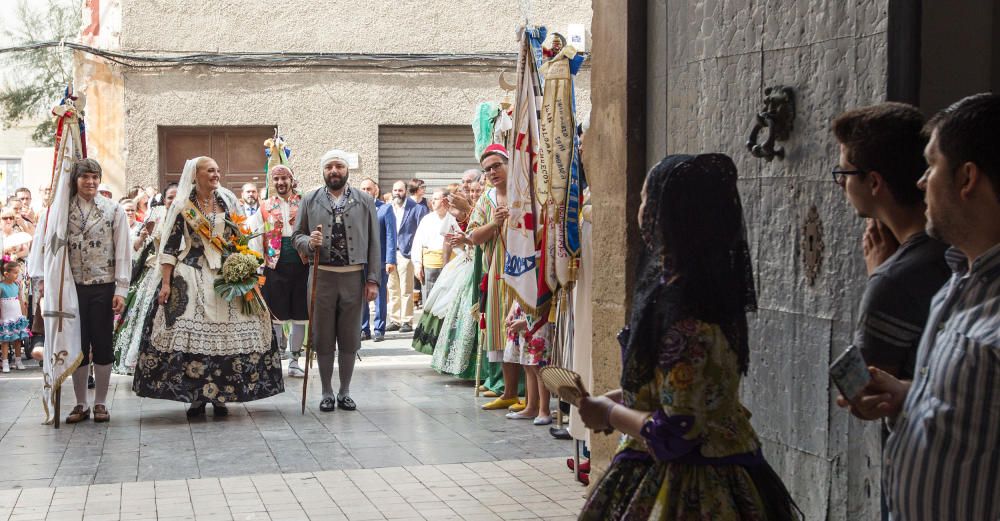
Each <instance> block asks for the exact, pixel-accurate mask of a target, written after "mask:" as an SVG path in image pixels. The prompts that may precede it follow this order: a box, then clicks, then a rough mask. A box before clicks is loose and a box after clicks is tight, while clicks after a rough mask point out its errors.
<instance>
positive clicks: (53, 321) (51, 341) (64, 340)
mask: <svg viewBox="0 0 1000 521" xmlns="http://www.w3.org/2000/svg"><path fill="white" fill-rule="evenodd" d="M53 112H54V113H55V114H56V115H57V116H58V117H59V121H58V123H57V125H58V128H59V129H60V130H59V131H58V133H57V143H56V158H55V164H54V170H53V175H52V180H53V182H52V190H53V191H54V192H55V195H54V196H53V198H52V202H51V204H50V205H49V207H48V208H47V209H46V212H45V216H44V221H43V222H41V223H39V224H40V226H39V228H41V229H42V231H41V233H36V237H38V238H40V239H41V243H37V244H35V245H34V247H33V248H32V251H31V255H30V257H31V258H30V259H29V260H28V265H29V273H30V275H31V276H32V277H37V276H41V277H42V278H43V280H44V283H45V296H44V298H43V299H42V316H43V317H44V320H45V359H44V364H43V367H42V370H43V372H44V377H45V378H44V386H43V388H42V405H43V407H44V408H45V422H46V423H49V422H51V421H52V420H54V419H55V414H56V411H55V396H56V392H58V390H59V388H60V386H61V385H62V383H63V381H64V380H66V379H67V378H69V377H70V375H71V374H72V373H73V371H74V370H75V369H76V368H77V367H78V366H79V365H80V363H81V362H82V361H83V354H82V350H81V348H80V319H79V316H80V313H79V302H78V300H77V296H76V284H75V283H74V282H73V273H72V272H71V271H70V268H69V251H68V248H67V245H66V233H67V231H66V225H67V222H68V221H69V200H70V195H69V194H70V182H71V179H70V172H71V171H72V169H73V163H74V162H75V161H76V160H77V159H80V158H81V157H82V154H83V150H82V145H81V138H80V123H79V121H80V120H79V119H78V117H77V109H76V107H75V106H74V105H73V101H72V100H71V99H67V100H66V101H64V102H63V104H62V105H60V106H59V107H57V108H56V109H55V110H54V111H53Z"/></svg>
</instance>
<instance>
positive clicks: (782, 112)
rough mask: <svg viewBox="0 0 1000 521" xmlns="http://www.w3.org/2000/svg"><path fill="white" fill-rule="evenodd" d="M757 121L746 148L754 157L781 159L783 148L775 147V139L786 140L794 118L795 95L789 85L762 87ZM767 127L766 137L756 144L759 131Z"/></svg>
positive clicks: (790, 131) (767, 159)
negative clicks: (761, 102)
mask: <svg viewBox="0 0 1000 521" xmlns="http://www.w3.org/2000/svg"><path fill="white" fill-rule="evenodd" d="M756 120H757V122H756V123H755V124H754V126H753V130H751V131H750V137H749V138H747V150H749V151H750V153H751V154H752V155H753V156H754V157H760V158H763V159H764V160H765V161H768V162H770V161H771V160H772V159H774V158H775V157H778V158H781V159H783V158H784V157H785V149H783V148H781V147H777V148H775V146H774V143H775V142H776V141H788V137H789V136H790V135H791V133H792V122H793V121H794V120H795V96H794V94H793V93H792V88H791V87H781V86H778V87H768V88H766V89H764V110H762V111H760V112H758V113H757V117H756ZM764 128H767V139H766V140H764V142H763V143H761V144H758V143H757V138H758V137H759V136H760V131H761V130H763V129H764Z"/></svg>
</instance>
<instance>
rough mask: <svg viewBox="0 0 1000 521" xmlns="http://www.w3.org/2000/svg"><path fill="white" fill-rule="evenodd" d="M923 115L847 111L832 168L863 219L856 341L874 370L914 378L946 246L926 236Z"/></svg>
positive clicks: (837, 125) (891, 106)
mask: <svg viewBox="0 0 1000 521" xmlns="http://www.w3.org/2000/svg"><path fill="white" fill-rule="evenodd" d="M923 125H924V117H923V115H922V114H921V113H920V112H919V111H918V110H917V109H916V108H915V107H913V106H910V105H906V104H903V103H883V104H880V105H874V106H871V107H864V108H860V109H855V110H851V111H849V112H845V113H844V114H841V115H840V116H839V117H838V118H837V119H836V120H835V121H834V122H833V133H834V135H835V136H836V138H837V142H838V143H839V144H840V161H839V163H838V165H837V167H836V168H834V170H833V178H834V181H835V182H836V183H837V184H838V185H840V187H841V188H842V189H843V191H844V195H845V196H846V197H847V201H848V202H849V203H850V204H851V206H853V207H854V208H855V210H857V212H858V215H859V216H860V217H864V218H867V219H868V226H867V229H866V230H865V234H864V239H863V245H862V250H863V252H864V256H865V264H866V265H867V268H868V276H869V278H868V283H867V285H866V286H865V292H864V295H863V296H862V298H861V308H860V310H859V313H858V315H859V319H858V324H857V326H856V329H855V332H854V344H855V345H857V346H858V347H859V348H860V349H861V352H862V353H863V354H864V357H865V361H866V362H867V363H868V365H874V366H876V367H878V368H880V369H882V370H884V371H886V372H888V373H891V374H892V375H894V376H896V377H897V378H906V379H909V378H912V377H913V365H914V361H915V357H916V353H917V344H918V343H919V341H920V336H921V334H922V333H923V329H924V324H925V323H926V322H927V314H928V310H929V309H930V302H931V298H932V297H933V296H934V294H935V293H937V291H938V290H939V289H941V286H942V285H943V284H944V282H945V281H946V280H947V279H948V276H949V270H948V266H947V264H946V263H945V260H944V252H945V250H946V249H947V246H946V245H945V244H944V243H942V242H940V241H938V240H937V239H933V238H931V237H929V236H928V235H927V232H926V231H924V228H925V226H926V224H927V218H926V216H925V215H924V211H925V210H926V205H925V204H924V197H923V192H921V191H920V189H918V188H917V181H918V180H919V179H920V176H921V175H923V173H924V171H925V170H926V169H927V163H926V161H925V160H924V157H923V150H924V146H925V145H926V144H927V139H926V137H925V136H924V135H923V134H922V128H923Z"/></svg>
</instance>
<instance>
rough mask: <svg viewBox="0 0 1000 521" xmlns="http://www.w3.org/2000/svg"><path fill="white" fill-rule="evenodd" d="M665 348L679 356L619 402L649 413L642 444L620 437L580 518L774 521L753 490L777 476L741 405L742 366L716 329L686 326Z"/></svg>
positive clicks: (673, 332) (677, 328)
mask: <svg viewBox="0 0 1000 521" xmlns="http://www.w3.org/2000/svg"><path fill="white" fill-rule="evenodd" d="M661 342H662V343H663V347H664V349H663V351H664V352H671V353H679V357H678V356H675V357H673V358H672V359H671V361H670V363H669V366H668V367H666V368H663V367H657V368H656V371H655V376H654V379H653V381H651V382H649V383H648V384H647V385H645V386H644V387H642V388H640V389H639V391H638V392H635V393H629V392H626V393H625V394H624V405H626V406H628V407H629V408H632V409H635V410H639V411H650V412H653V413H654V414H653V415H652V416H650V418H649V419H648V420H647V421H646V424H645V426H644V428H643V431H642V434H643V436H642V437H641V438H633V437H629V436H624V437H623V439H622V443H621V445H620V447H619V449H618V452H617V454H616V456H615V459H614V462H613V463H612V465H611V467H610V468H609V469H608V471H607V473H606V474H605V475H604V476H603V477H602V479H601V481H600V482H599V483H598V484H597V486H596V487H595V489H594V491H593V493H592V494H591V497H590V498H589V499H588V501H587V504H586V506H585V507H584V509H583V511H582V513H581V514H580V519H582V520H602V521H604V520H612V519H629V520H637V519H643V520H645V519H658V520H674V519H676V520H688V519H691V520H713V521H727V520H741V521H746V520H757V519H772V518H774V517H775V516H772V515H771V514H770V513H769V512H768V508H767V507H766V506H765V505H766V504H767V502H766V501H765V500H764V499H763V497H762V494H761V493H760V492H759V490H758V485H759V484H761V478H760V474H762V473H767V472H770V473H772V474H773V471H770V467H767V464H766V462H764V460H763V457H762V456H761V453H760V442H759V440H758V439H757V436H756V434H755V433H754V430H753V427H751V425H750V413H749V411H747V409H746V408H744V407H743V405H742V404H741V403H740V401H739V385H740V371H739V364H738V359H737V355H736V353H735V352H734V351H733V350H732V349H730V347H729V342H728V341H727V339H726V336H725V334H723V332H722V329H721V328H720V327H719V326H718V325H717V324H709V323H706V322H701V321H697V320H692V319H688V320H682V321H679V322H677V323H676V324H675V325H674V326H673V327H671V328H670V329H669V330H668V331H667V334H666V335H665V336H664V337H663V338H662V339H661ZM661 365H662V364H661ZM761 466H762V467H761ZM758 470H760V471H763V472H758Z"/></svg>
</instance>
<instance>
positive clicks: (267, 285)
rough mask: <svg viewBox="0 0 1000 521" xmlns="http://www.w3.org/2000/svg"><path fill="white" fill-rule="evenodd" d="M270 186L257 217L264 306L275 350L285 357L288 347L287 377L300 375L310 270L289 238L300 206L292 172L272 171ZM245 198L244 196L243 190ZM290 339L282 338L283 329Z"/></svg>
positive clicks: (285, 169)
mask: <svg viewBox="0 0 1000 521" xmlns="http://www.w3.org/2000/svg"><path fill="white" fill-rule="evenodd" d="M269 175H270V176H271V186H273V187H274V192H275V193H274V195H272V196H270V197H268V198H267V199H264V200H263V201H261V203H260V214H259V215H260V216H261V219H262V220H263V224H264V229H263V231H264V235H263V237H262V238H263V241H262V242H263V250H264V251H263V254H264V277H265V278H264V287H263V294H264V300H265V301H266V302H267V306H268V307H269V308H271V315H272V317H273V318H272V319H271V327H272V329H273V330H274V338H275V341H276V342H277V343H278V349H279V350H280V351H281V352H282V353H284V352H285V347H286V343H287V348H288V351H290V352H291V357H290V360H291V361H290V362H288V376H292V377H300V376H302V375H303V372H302V368H301V367H299V354H300V353H301V351H302V341H303V340H304V339H305V333H306V324H307V323H308V321H309V308H308V303H307V296H306V292H307V286H306V283H307V282H308V278H309V267H308V265H307V261H306V258H305V257H304V256H302V255H300V254H299V252H298V251H296V249H295V246H294V245H293V244H292V234H293V233H294V232H295V226H296V225H297V223H298V214H299V204H300V203H301V201H302V196H300V195H299V194H298V193H296V192H295V190H294V189H293V188H292V183H293V182H294V179H293V174H292V170H291V169H290V168H288V167H287V166H285V165H280V164H279V165H275V166H274V167H272V168H271V172H270V174H269ZM243 194H244V197H245V196H246V194H247V191H246V187H244V189H243ZM286 325H287V326H289V336H288V338H287V339H286V337H285V326H286Z"/></svg>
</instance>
